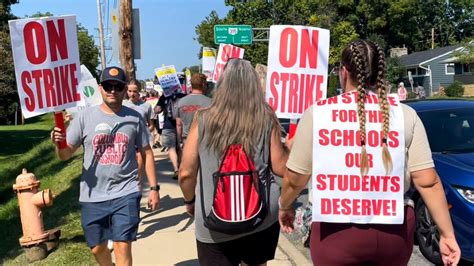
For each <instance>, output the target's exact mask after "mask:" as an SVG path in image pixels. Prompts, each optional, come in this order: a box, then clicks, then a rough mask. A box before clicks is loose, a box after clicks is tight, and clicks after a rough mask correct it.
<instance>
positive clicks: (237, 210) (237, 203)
mask: <svg viewBox="0 0 474 266" xmlns="http://www.w3.org/2000/svg"><path fill="white" fill-rule="evenodd" d="M234 182H235V185H234V186H235V188H236V189H235V198H234V200H235V219H236V220H237V221H240V220H241V219H242V218H241V217H240V190H241V189H240V185H239V176H234Z"/></svg>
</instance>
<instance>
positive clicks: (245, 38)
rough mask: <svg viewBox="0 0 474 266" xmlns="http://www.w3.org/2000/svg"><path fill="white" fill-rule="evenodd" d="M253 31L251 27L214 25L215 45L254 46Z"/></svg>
mask: <svg viewBox="0 0 474 266" xmlns="http://www.w3.org/2000/svg"><path fill="white" fill-rule="evenodd" d="M252 41H253V31H252V26H249V25H214V43H215V44H220V43H226V44H252Z"/></svg>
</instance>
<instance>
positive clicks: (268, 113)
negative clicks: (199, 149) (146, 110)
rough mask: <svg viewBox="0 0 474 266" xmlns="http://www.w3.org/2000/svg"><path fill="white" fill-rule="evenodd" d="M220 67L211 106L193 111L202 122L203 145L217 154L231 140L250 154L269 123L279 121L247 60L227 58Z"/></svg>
mask: <svg viewBox="0 0 474 266" xmlns="http://www.w3.org/2000/svg"><path fill="white" fill-rule="evenodd" d="M224 69H225V70H224V72H223V73H222V75H221V77H220V79H219V81H218V82H217V84H216V88H215V91H214V95H213V101H212V104H211V106H210V107H208V108H206V109H203V110H200V111H198V112H197V115H196V116H197V117H198V118H199V119H201V118H202V119H203V122H204V130H203V132H204V135H205V136H206V137H207V142H206V143H205V145H206V146H207V148H208V149H209V150H212V151H214V152H215V153H217V154H221V153H222V152H223V151H224V150H225V149H226V147H227V146H229V145H231V144H242V147H243V149H244V150H245V152H246V153H247V154H249V155H250V156H252V155H253V154H254V152H255V147H256V146H257V144H258V141H259V139H260V136H261V135H262V134H264V133H265V130H266V129H267V128H268V126H269V125H272V126H273V128H276V129H278V128H279V122H278V119H277V118H276V116H275V113H274V112H273V110H272V109H271V107H270V106H269V105H268V104H267V103H266V101H265V97H264V94H263V90H262V87H261V85H260V81H259V78H258V74H257V72H256V71H255V69H254V68H253V67H252V65H251V64H250V62H248V61H246V60H241V59H230V60H229V61H228V62H227V64H226V66H225V68H224ZM269 121H271V122H272V123H271V124H270V123H269ZM276 131H277V134H280V132H279V130H276Z"/></svg>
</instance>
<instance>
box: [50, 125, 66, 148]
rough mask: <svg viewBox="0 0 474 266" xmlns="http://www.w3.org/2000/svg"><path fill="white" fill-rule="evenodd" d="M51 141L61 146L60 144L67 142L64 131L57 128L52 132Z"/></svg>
mask: <svg viewBox="0 0 474 266" xmlns="http://www.w3.org/2000/svg"><path fill="white" fill-rule="evenodd" d="M51 141H52V142H53V143H54V144H56V145H59V143H60V142H62V141H66V134H64V130H62V129H60V128H59V127H55V128H54V129H53V131H51Z"/></svg>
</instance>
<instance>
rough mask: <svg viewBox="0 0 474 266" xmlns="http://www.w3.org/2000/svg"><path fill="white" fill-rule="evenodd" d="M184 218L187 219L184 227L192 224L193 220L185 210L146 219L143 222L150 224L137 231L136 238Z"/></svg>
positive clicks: (173, 224)
mask: <svg viewBox="0 0 474 266" xmlns="http://www.w3.org/2000/svg"><path fill="white" fill-rule="evenodd" d="M185 219H188V220H189V221H188V222H187V223H186V225H185V228H186V227H188V226H189V225H188V224H192V222H193V219H192V218H191V217H189V215H188V214H187V213H186V212H183V213H181V214H175V215H172V216H166V217H162V218H158V219H155V220H150V221H147V222H146V223H144V224H151V225H150V226H148V227H147V228H146V229H145V230H144V231H143V232H141V233H138V235H137V239H141V238H146V237H148V236H150V235H152V234H154V233H155V232H156V231H159V230H162V229H165V228H168V227H172V226H175V225H177V224H179V223H180V222H181V221H183V220H185ZM182 231H183V229H180V230H178V232H182Z"/></svg>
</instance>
